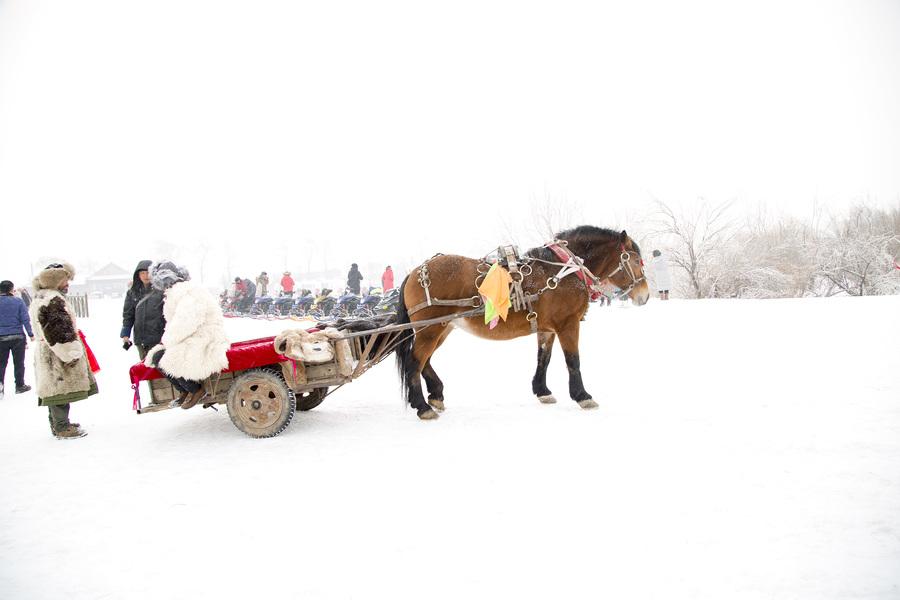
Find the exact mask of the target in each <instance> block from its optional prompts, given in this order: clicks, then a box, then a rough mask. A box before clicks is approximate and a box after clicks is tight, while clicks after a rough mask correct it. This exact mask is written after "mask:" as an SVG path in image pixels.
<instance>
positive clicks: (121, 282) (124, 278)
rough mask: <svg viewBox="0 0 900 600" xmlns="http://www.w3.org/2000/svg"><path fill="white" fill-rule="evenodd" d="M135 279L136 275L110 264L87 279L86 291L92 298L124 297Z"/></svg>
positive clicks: (85, 283)
mask: <svg viewBox="0 0 900 600" xmlns="http://www.w3.org/2000/svg"><path fill="white" fill-rule="evenodd" d="M133 277H134V273H129V272H128V271H126V270H125V269H123V268H122V267H120V266H119V265H116V264H113V263H109V264H108V265H106V266H105V267H103V268H102V269H100V270H99V271H97V272H96V273H94V274H93V275H91V276H90V277H88V278H87V279H85V282H84V291H85V292H86V293H88V294H90V295H91V296H112V297H118V296H124V295H125V292H127V291H128V286H130V285H131V280H132V278H133Z"/></svg>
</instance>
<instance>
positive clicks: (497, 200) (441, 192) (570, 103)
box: [0, 0, 900, 283]
mask: <svg viewBox="0 0 900 600" xmlns="http://www.w3.org/2000/svg"><path fill="white" fill-rule="evenodd" d="M898 107H900V2H896V1H891V0H884V1H862V0H855V1H854V0H848V1H847V2H833V1H814V2H788V1H781V2H759V1H757V2H741V3H730V2H696V1H691V2H686V1H682V2H666V1H661V2H621V1H619V2H603V3H601V2H585V3H571V2H559V1H557V2H547V3H533V2H514V3H497V2H488V1H484V0H479V1H477V2H461V1H457V2H453V3H444V6H442V7H437V6H435V3H426V2H371V1H369V2H341V3H335V2H296V1H294V2H291V1H285V2H276V1H265V0H256V1H254V2H228V1H223V0H215V1H202V0H173V1H164V0H156V1H154V2H133V1H127V0H107V1H96V0H80V1H78V2H72V1H70V0H44V1H38V0H13V1H10V0H0V203H2V209H0V211H2V217H0V218H2V231H3V234H2V238H0V239H2V253H0V278H10V279H13V280H14V281H15V280H17V279H18V281H17V283H19V282H21V283H24V281H23V279H28V278H30V273H31V268H32V262H33V261H38V260H41V259H43V258H44V257H49V256H56V257H59V256H61V257H65V258H68V259H69V260H72V261H74V262H75V263H76V266H79V264H81V265H93V266H96V267H99V266H102V264H104V263H105V262H108V261H113V262H116V263H118V264H120V265H121V266H123V267H125V268H128V269H131V268H132V267H133V265H134V263H135V262H136V261H137V260H138V259H141V258H151V259H156V258H165V257H166V256H160V254H163V253H166V254H169V255H170V257H171V254H175V255H176V256H174V258H176V259H179V260H181V261H182V262H185V263H187V264H188V266H189V267H191V268H192V271H193V272H194V273H195V276H196V275H197V271H198V268H199V263H200V256H201V254H202V253H201V252H200V248H201V247H207V248H208V249H209V251H208V253H207V255H206V263H205V266H204V274H205V276H206V279H207V280H208V281H209V282H210V283H214V282H218V281H219V280H220V279H221V277H222V276H223V275H224V263H225V262H226V261H225V257H226V256H227V255H228V254H229V253H230V255H231V259H230V262H231V266H232V269H231V271H232V272H234V273H235V274H240V275H243V276H245V277H247V276H251V275H254V274H256V273H258V272H259V271H260V270H263V269H265V270H268V271H269V272H270V273H272V272H275V271H279V270H281V269H283V268H284V267H285V265H286V266H287V267H288V268H290V269H291V270H293V271H295V272H298V271H301V270H303V269H304V268H306V266H307V265H311V266H312V267H313V268H321V267H322V266H324V265H327V266H329V267H332V268H333V267H340V268H341V269H342V270H343V269H346V267H347V266H348V265H349V262H351V261H356V262H359V263H360V264H361V265H364V264H368V263H370V262H371V263H373V264H379V265H381V266H383V264H385V263H388V262H390V263H393V264H395V265H396V264H404V263H405V262H413V261H418V260H420V259H423V258H425V257H427V256H430V255H431V254H433V253H435V252H438V251H441V252H460V253H468V254H480V253H482V252H485V251H487V250H489V249H490V247H491V246H496V245H497V244H498V243H500V242H502V241H504V239H505V238H506V237H508V236H507V235H506V234H505V233H504V224H506V225H507V229H508V224H509V223H510V222H512V223H514V224H520V223H522V222H526V221H527V220H528V216H529V213H530V210H531V206H532V205H533V204H534V203H535V202H536V201H537V202H538V203H539V202H540V201H541V200H542V199H544V198H546V197H549V198H551V199H554V200H562V201H564V202H565V203H569V204H572V205H574V206H578V207H580V209H581V213H582V214H583V215H584V218H585V220H586V221H587V222H590V223H591V224H595V225H601V226H609V227H625V226H629V225H631V226H635V225H636V226H638V227H639V226H640V223H636V224H635V223H634V220H635V216H634V215H636V214H640V210H641V207H643V206H645V205H646V204H647V202H648V201H649V200H650V199H651V198H659V199H662V200H665V201H667V202H670V203H673V204H690V203H691V202H693V201H695V200H696V198H698V197H701V196H703V197H706V198H708V199H711V200H713V201H722V200H729V199H735V200H736V203H737V205H738V206H741V207H745V208H748V209H750V208H752V207H755V206H757V205H759V204H764V205H767V206H769V207H771V208H773V209H776V210H785V211H788V212H792V213H794V214H800V215H806V214H808V213H809V212H810V210H811V206H812V204H813V202H814V201H815V202H818V203H819V204H820V205H825V206H831V207H836V208H839V207H841V206H844V205H846V204H848V203H849V202H852V201H856V200H859V199H861V198H865V197H869V198H870V199H872V200H874V201H875V202H876V203H881V204H893V203H896V202H897V201H898V198H900V109H898ZM528 241H529V242H538V241H539V240H536V239H531V240H528ZM366 274H367V275H369V274H370V273H366ZM371 275H376V273H371Z"/></svg>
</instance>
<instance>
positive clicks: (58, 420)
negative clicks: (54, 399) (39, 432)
mask: <svg viewBox="0 0 900 600" xmlns="http://www.w3.org/2000/svg"><path fill="white" fill-rule="evenodd" d="M47 408H49V409H50V431H52V432H53V433H56V432H58V431H62V430H63V429H65V428H66V425H68V424H69V405H68V404H56V405H50V406H48V407H47Z"/></svg>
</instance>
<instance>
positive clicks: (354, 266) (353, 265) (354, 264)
mask: <svg viewBox="0 0 900 600" xmlns="http://www.w3.org/2000/svg"><path fill="white" fill-rule="evenodd" d="M350 266H351V267H353V268H354V269H356V268H358V267H357V265H356V263H353V264H352V265H350Z"/></svg>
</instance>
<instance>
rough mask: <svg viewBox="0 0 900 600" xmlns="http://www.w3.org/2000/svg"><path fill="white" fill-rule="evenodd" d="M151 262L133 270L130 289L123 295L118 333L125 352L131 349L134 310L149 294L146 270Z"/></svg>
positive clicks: (145, 262)
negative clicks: (120, 326)
mask: <svg viewBox="0 0 900 600" xmlns="http://www.w3.org/2000/svg"><path fill="white" fill-rule="evenodd" d="M152 262H153V261H151V260H142V261H141V262H139V263H138V264H137V266H136V267H135V268H134V276H133V277H132V280H131V287H129V288H128V292H127V293H126V294H125V305H124V306H123V307H122V331H121V333H119V337H121V338H122V342H123V343H124V348H125V349H126V350H127V349H128V348H130V347H131V328H132V327H134V309H135V307H136V306H137V305H138V302H140V301H141V299H143V297H144V296H146V295H147V294H149V293H150V274H149V273H148V272H147V269H149V268H150V265H151V264H152ZM138 352H139V353H140V348H138ZM143 358H144V357H143V356H141V359H143Z"/></svg>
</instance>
